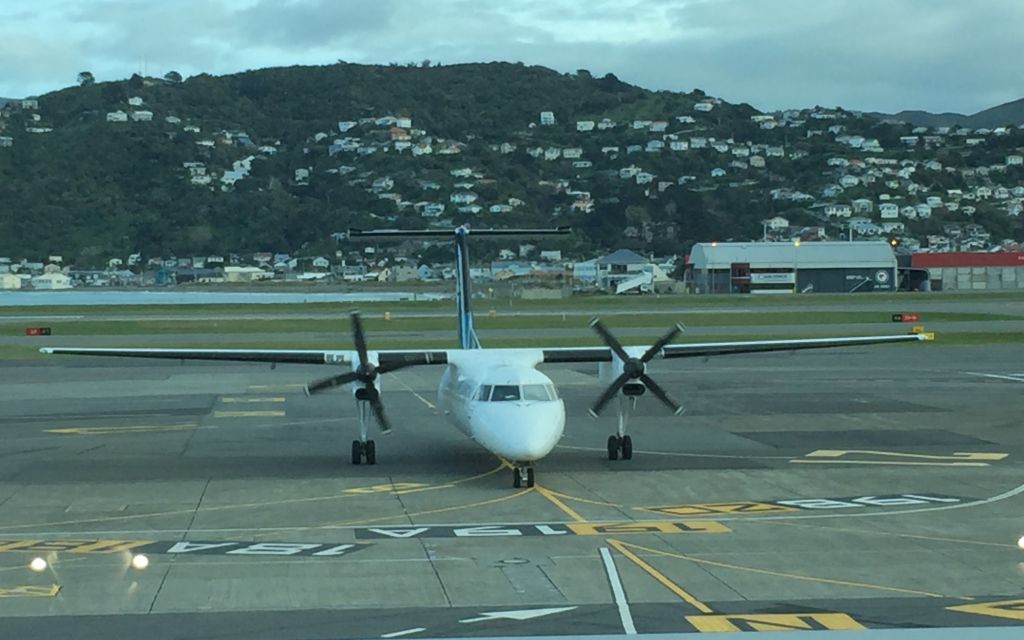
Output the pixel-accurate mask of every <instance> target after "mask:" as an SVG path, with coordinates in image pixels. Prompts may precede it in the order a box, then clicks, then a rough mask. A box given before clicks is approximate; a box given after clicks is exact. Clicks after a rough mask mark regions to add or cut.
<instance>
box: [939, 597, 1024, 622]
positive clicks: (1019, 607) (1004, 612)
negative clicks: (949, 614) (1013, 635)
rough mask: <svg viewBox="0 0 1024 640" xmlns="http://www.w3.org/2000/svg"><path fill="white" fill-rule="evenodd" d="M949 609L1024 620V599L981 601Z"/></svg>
mask: <svg viewBox="0 0 1024 640" xmlns="http://www.w3.org/2000/svg"><path fill="white" fill-rule="evenodd" d="M946 609H947V610H949V611H962V612H964V613H977V614H979V615H983V616H993V617H996V618H1009V619H1010V620H1024V600H999V601H997V602H981V603H978V604H960V605H957V606H955V607H946Z"/></svg>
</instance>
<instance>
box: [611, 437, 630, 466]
mask: <svg viewBox="0 0 1024 640" xmlns="http://www.w3.org/2000/svg"><path fill="white" fill-rule="evenodd" d="M620 455H621V456H622V459H623V460H632V459H633V438H630V437H629V436H615V435H612V436H608V459H609V460H618V459H619V456H620Z"/></svg>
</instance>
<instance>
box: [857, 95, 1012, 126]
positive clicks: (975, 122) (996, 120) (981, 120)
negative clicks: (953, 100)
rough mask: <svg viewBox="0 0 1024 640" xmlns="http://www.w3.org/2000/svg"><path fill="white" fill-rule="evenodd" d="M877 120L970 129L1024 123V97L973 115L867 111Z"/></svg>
mask: <svg viewBox="0 0 1024 640" xmlns="http://www.w3.org/2000/svg"><path fill="white" fill-rule="evenodd" d="M867 115H869V116H871V117H874V118H878V119H879V120H886V119H893V120H901V121H903V122H906V123H909V124H912V125H915V126H922V127H943V126H960V127H970V128H972V129H980V128H987V129H994V128H996V127H1003V126H1007V125H1013V126H1018V127H1019V126H1021V125H1024V98H1021V99H1020V100H1014V101H1012V102H1007V103H1005V104H1001V105H999V106H996V107H991V108H989V109H985V110H984V111H979V112H977V113H975V114H973V115H969V116H968V115H964V114H962V113H930V112H928V111H900V112H899V113H892V114H886V113H869V114H867Z"/></svg>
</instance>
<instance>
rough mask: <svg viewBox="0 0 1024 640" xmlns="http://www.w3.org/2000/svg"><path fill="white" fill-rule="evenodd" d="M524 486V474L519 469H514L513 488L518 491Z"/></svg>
mask: <svg viewBox="0 0 1024 640" xmlns="http://www.w3.org/2000/svg"><path fill="white" fill-rule="evenodd" d="M521 486H523V474H522V472H521V471H519V467H512V487H513V488H515V489H518V488H519V487H521Z"/></svg>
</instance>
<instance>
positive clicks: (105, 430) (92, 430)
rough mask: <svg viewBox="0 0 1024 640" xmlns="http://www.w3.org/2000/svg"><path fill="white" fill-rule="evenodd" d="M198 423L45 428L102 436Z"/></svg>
mask: <svg viewBox="0 0 1024 640" xmlns="http://www.w3.org/2000/svg"><path fill="white" fill-rule="evenodd" d="M196 426H197V425H196V424H194V423H188V424H163V425H130V426H123V427H60V428H57V429H43V431H45V432H46V433H59V434H61V435H79V436H102V435H111V434H115V433H151V432H154V431H183V430H187V429H195V428H196Z"/></svg>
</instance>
